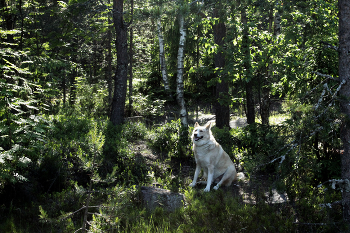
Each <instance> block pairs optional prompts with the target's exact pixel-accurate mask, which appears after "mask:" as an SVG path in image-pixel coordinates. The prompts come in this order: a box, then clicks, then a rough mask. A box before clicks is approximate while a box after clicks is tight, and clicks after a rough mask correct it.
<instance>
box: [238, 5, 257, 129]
mask: <svg viewBox="0 0 350 233" xmlns="http://www.w3.org/2000/svg"><path fill="white" fill-rule="evenodd" d="M241 21H242V24H243V38H242V50H243V53H244V64H243V66H244V68H245V70H246V72H245V76H246V77H245V78H246V82H245V90H246V101H247V113H246V115H247V123H248V124H253V123H254V122H255V108H254V96H253V94H254V93H253V80H252V73H251V64H250V50H249V37H248V20H247V14H246V11H245V8H244V7H242V11H241Z"/></svg>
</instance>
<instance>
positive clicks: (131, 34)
mask: <svg viewBox="0 0 350 233" xmlns="http://www.w3.org/2000/svg"><path fill="white" fill-rule="evenodd" d="M129 39H130V45H129V96H128V99H129V108H128V113H129V116H131V115H132V92H133V84H132V79H133V73H132V65H133V63H132V59H133V51H132V49H133V46H134V45H133V29H132V27H131V28H130V37H129Z"/></svg>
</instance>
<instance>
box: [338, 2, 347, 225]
mask: <svg viewBox="0 0 350 233" xmlns="http://www.w3.org/2000/svg"><path fill="white" fill-rule="evenodd" d="M338 6H339V79H340V81H341V82H342V83H343V85H342V88H341V89H340V95H341V96H342V97H344V98H342V99H341V102H340V104H341V110H342V113H343V114H344V118H345V119H344V121H343V123H342V127H341V139H342V141H343V147H344V152H343V153H342V154H341V176H342V179H343V181H345V182H344V183H345V184H347V186H346V187H345V189H344V190H343V192H342V196H343V197H342V198H343V218H344V220H345V221H346V222H347V223H348V225H349V227H350V192H349V180H350V100H349V98H350V82H349V80H350V1H348V0H339V2H338Z"/></svg>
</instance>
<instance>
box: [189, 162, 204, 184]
mask: <svg viewBox="0 0 350 233" xmlns="http://www.w3.org/2000/svg"><path fill="white" fill-rule="evenodd" d="M200 172H201V167H200V166H199V165H197V166H196V171H195V172H194V177H193V181H192V183H191V184H190V187H194V186H196V183H197V179H198V176H199V173H200Z"/></svg>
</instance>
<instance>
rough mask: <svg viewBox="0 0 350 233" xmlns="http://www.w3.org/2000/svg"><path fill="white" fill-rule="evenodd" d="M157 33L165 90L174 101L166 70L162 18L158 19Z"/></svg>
mask: <svg viewBox="0 0 350 233" xmlns="http://www.w3.org/2000/svg"><path fill="white" fill-rule="evenodd" d="M157 31H158V40H159V63H160V70H161V72H162V78H163V84H164V89H165V92H166V93H167V94H168V95H169V97H170V99H172V96H171V92H170V86H169V80H168V73H167V69H166V62H165V52H164V38H163V34H162V25H161V22H160V17H159V18H158V19H157Z"/></svg>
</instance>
